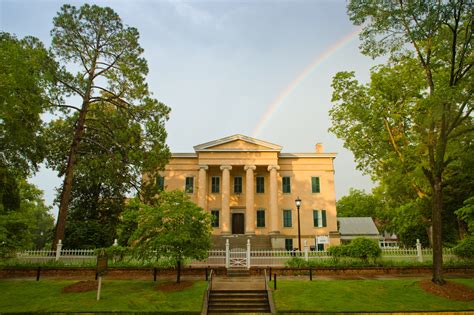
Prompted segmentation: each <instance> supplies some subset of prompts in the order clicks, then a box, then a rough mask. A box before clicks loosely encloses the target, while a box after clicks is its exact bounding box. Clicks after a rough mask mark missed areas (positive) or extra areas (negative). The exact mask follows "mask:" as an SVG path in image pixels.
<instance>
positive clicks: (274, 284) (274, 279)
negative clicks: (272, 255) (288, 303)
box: [273, 273, 277, 290]
mask: <svg viewBox="0 0 474 315" xmlns="http://www.w3.org/2000/svg"><path fill="white" fill-rule="evenodd" d="M276 289H277V274H276V273H274V274H273V290H276Z"/></svg>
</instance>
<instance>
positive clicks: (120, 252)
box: [94, 245, 130, 262]
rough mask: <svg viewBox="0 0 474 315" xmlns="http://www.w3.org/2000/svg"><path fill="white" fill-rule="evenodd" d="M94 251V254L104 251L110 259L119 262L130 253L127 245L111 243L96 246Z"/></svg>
mask: <svg viewBox="0 0 474 315" xmlns="http://www.w3.org/2000/svg"><path fill="white" fill-rule="evenodd" d="M94 252H95V254H96V255H99V254H100V253H103V252H105V253H106V254H107V256H108V257H109V259H112V261H113V262H120V261H122V260H123V258H124V257H125V256H126V255H127V254H129V253H130V249H129V248H128V247H122V246H116V245H115V246H114V245H112V246H110V247H106V248H98V249H96V250H95V251H94Z"/></svg>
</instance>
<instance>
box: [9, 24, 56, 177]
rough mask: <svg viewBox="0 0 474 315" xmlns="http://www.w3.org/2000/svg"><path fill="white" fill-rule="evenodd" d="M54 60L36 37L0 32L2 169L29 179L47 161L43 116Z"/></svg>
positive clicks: (47, 105)
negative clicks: (43, 139)
mask: <svg viewBox="0 0 474 315" xmlns="http://www.w3.org/2000/svg"><path fill="white" fill-rule="evenodd" d="M54 68H55V66H54V61H53V60H52V58H51V56H50V55H49V54H48V52H47V50H46V49H45V48H44V46H43V44H42V43H41V42H40V41H39V40H38V39H36V38H34V37H25V38H23V39H17V38H16V37H15V36H13V35H10V34H8V33H4V32H0V82H1V85H0V166H1V167H2V168H6V169H8V170H9V172H12V173H13V174H14V176H15V177H16V176H20V177H22V178H25V177H26V176H27V175H28V174H30V173H31V172H34V171H36V170H37V166H38V163H40V162H41V161H42V160H43V158H44V149H45V148H44V144H43V141H42V137H41V130H42V128H43V126H42V121H41V116H40V115H41V114H42V113H43V112H45V110H46V109H47V108H48V107H49V102H50V95H48V94H47V90H48V88H50V87H51V86H52V85H53V81H54V80H53V73H54Z"/></svg>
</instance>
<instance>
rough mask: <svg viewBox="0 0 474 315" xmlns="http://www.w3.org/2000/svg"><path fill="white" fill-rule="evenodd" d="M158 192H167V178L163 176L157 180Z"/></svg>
mask: <svg viewBox="0 0 474 315" xmlns="http://www.w3.org/2000/svg"><path fill="white" fill-rule="evenodd" d="M156 190H157V191H163V190H165V178H164V177H163V176H158V177H157V178H156Z"/></svg>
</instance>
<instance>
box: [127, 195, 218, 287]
mask: <svg viewBox="0 0 474 315" xmlns="http://www.w3.org/2000/svg"><path fill="white" fill-rule="evenodd" d="M138 218H139V219H138V228H137V230H136V231H135V233H134V234H133V236H132V239H133V241H132V246H133V248H134V251H135V254H136V256H137V257H138V258H140V259H144V260H145V259H159V258H162V257H166V258H169V259H171V260H172V261H173V262H174V263H175V265H176V267H177V282H180V272H181V269H180V268H181V263H182V262H183V261H184V260H185V259H186V258H191V259H204V258H205V257H207V255H208V250H209V249H210V248H211V238H210V237H211V217H210V214H209V213H207V212H205V211H204V210H203V209H202V208H200V207H198V206H197V205H196V204H195V203H193V202H192V201H191V200H190V199H189V196H188V195H187V194H186V193H184V192H182V191H170V192H162V193H161V194H160V195H159V196H158V197H157V198H156V200H155V202H154V204H152V205H145V204H142V205H141V206H140V210H139V216H138Z"/></svg>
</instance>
